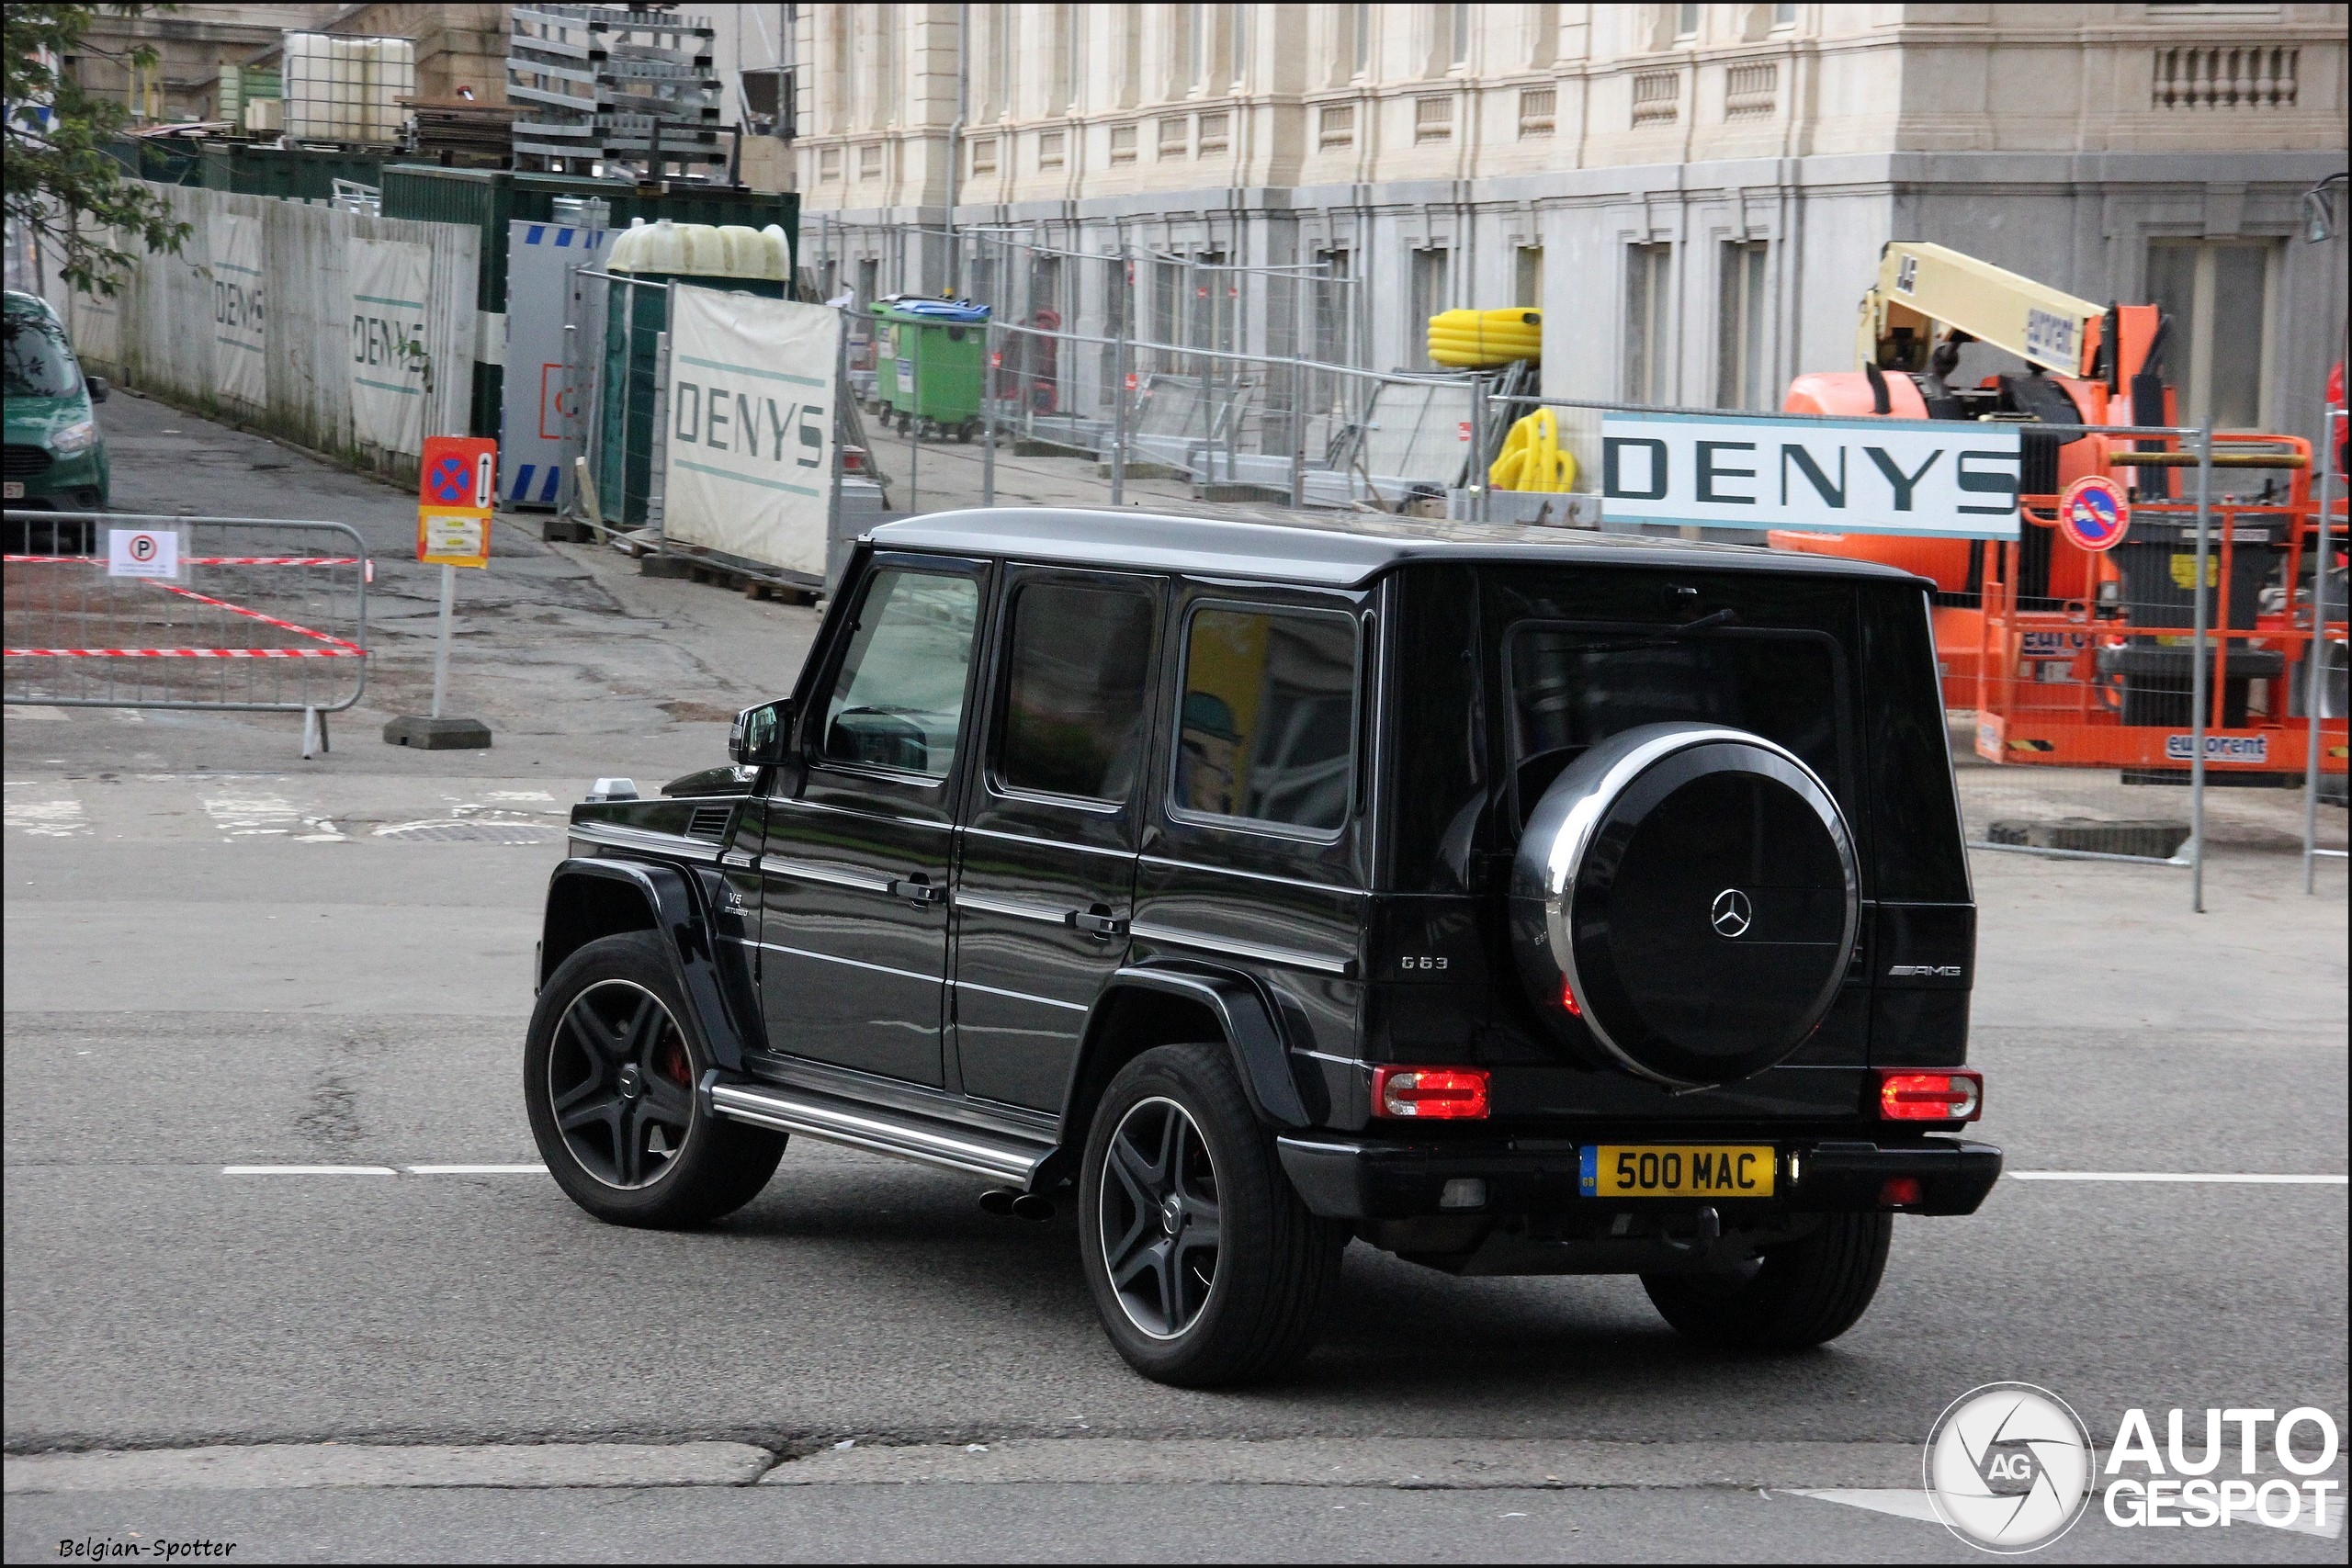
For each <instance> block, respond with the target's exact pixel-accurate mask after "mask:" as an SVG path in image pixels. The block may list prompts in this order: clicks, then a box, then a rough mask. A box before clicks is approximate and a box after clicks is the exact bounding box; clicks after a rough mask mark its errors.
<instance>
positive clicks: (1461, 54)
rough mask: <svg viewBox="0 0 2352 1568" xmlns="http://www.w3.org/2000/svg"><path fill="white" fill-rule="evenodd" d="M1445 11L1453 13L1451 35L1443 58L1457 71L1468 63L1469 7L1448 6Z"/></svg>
mask: <svg viewBox="0 0 2352 1568" xmlns="http://www.w3.org/2000/svg"><path fill="white" fill-rule="evenodd" d="M1446 9H1447V10H1449V11H1451V12H1453V17H1452V18H1451V21H1452V23H1453V34H1452V37H1451V40H1450V42H1449V44H1448V47H1447V50H1446V56H1445V58H1446V62H1447V63H1448V64H1449V65H1452V66H1453V67H1454V68H1456V69H1457V70H1458V69H1460V68H1461V67H1462V66H1464V65H1467V64H1469V63H1470V7H1469V6H1447V7H1446Z"/></svg>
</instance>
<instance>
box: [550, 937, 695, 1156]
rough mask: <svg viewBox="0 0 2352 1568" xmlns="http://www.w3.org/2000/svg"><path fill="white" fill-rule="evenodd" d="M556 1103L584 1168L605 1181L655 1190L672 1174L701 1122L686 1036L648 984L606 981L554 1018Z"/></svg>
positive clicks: (559, 1122)
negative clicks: (694, 1127) (693, 1128)
mask: <svg viewBox="0 0 2352 1568" xmlns="http://www.w3.org/2000/svg"><path fill="white" fill-rule="evenodd" d="M548 1103H549V1104H551V1105H552V1106H553V1107H554V1108H555V1116H556V1126H557V1128H558V1129H559V1130H560V1131H561V1133H562V1134H563V1143H564V1147H565V1148H566V1149H567V1150H569V1151H570V1152H571V1157H572V1158H573V1159H575V1160H577V1161H579V1162H580V1168H582V1170H585V1171H586V1172H587V1173H588V1174H589V1175H590V1176H593V1177H594V1178H595V1179H597V1180H599V1181H601V1182H603V1183H604V1184H605V1186H607V1187H617V1188H621V1189H623V1190H628V1189H632V1188H642V1187H650V1186H651V1185H652V1184H653V1183H654V1182H657V1181H659V1180H661V1179H662V1178H663V1177H664V1176H667V1175H668V1174H669V1173H670V1169H671V1167H672V1165H673V1162H674V1161H675V1160H676V1158H677V1156H678V1152H679V1151H680V1150H681V1149H683V1148H684V1146H685V1142H686V1130H687V1128H688V1127H690V1126H691V1125H692V1124H693V1122H694V1112H695V1080H694V1067H693V1065H692V1063H691V1062H690V1061H689V1059H688V1057H687V1055H686V1036H685V1032H684V1030H682V1029H680V1028H679V1027H678V1021H677V1020H676V1019H675V1018H673V1017H672V1016H671V1014H670V1010H669V1009H668V1008H667V1007H665V1006H663V1005H662V998H660V997H657V996H655V995H654V994H653V993H652V992H651V991H649V990H647V989H646V988H645V987H642V986H640V985H638V984H637V983H636V982H634V981H630V980H601V981H598V982H597V983H596V984H594V985H593V986H590V987H587V988H586V989H585V990H583V991H582V992H581V993H580V994H579V995H578V996H576V997H574V998H572V999H571V1006H570V1007H568V1008H566V1009H565V1010H564V1012H563V1017H562V1019H561V1020H560V1021H559V1022H558V1023H557V1024H556V1028H555V1042H554V1047H553V1049H551V1050H550V1051H549V1052H548Z"/></svg>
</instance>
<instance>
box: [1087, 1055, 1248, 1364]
mask: <svg viewBox="0 0 2352 1568" xmlns="http://www.w3.org/2000/svg"><path fill="white" fill-rule="evenodd" d="M1103 1170H1104V1173H1105V1175H1106V1177H1107V1178H1108V1179H1107V1180H1106V1181H1105V1182H1104V1183H1103V1194H1102V1201H1101V1204H1100V1213H1099V1214H1098V1216H1097V1218H1098V1223H1099V1228H1100V1230H1101V1232H1102V1240H1103V1269H1105V1271H1106V1272H1107V1273H1108V1274H1109V1275H1110V1278H1111V1288H1112V1290H1113V1291H1114V1292H1116V1293H1117V1296H1118V1302H1119V1308H1120V1310H1121V1311H1123V1312H1125V1314H1127V1321H1128V1322H1129V1323H1132V1324H1134V1325H1136V1328H1137V1329H1138V1330H1140V1331H1141V1332H1143V1333H1145V1334H1148V1335H1149V1336H1150V1337H1152V1338H1154V1339H1172V1338H1174V1337H1176V1336H1178V1335H1180V1334H1182V1333H1183V1332H1184V1330H1185V1329H1187V1328H1189V1327H1191V1326H1192V1325H1193V1320H1194V1319H1196V1318H1198V1317H1199V1316H1200V1315H1201V1309H1202V1308H1203V1307H1204V1306H1206V1305H1207V1304H1208V1300H1209V1296H1210V1293H1211V1292H1214V1291H1215V1290H1216V1258H1217V1242H1218V1216H1217V1201H1216V1200H1217V1188H1216V1162H1215V1161H1213V1160H1211V1159H1210V1158H1209V1146H1208V1143H1207V1141H1206V1140H1205V1139H1204V1138H1203V1137H1202V1136H1201V1130H1200V1128H1199V1127H1198V1126H1197V1125H1195V1124H1194V1122H1193V1119H1192V1117H1191V1116H1190V1115H1188V1114H1186V1112H1185V1111H1184V1108H1183V1107H1182V1106H1181V1105H1179V1104H1177V1103H1176V1102H1175V1101H1174V1100H1166V1099H1162V1098H1159V1097H1158V1096H1155V1097H1153V1098H1152V1099H1149V1100H1144V1101H1142V1102H1140V1103H1139V1104H1137V1105H1136V1106H1135V1107H1133V1108H1132V1109H1131V1110H1129V1111H1127V1113H1126V1115H1125V1117H1124V1118H1122V1119H1121V1121H1120V1122H1119V1125H1118V1129H1117V1130H1116V1131H1115V1132H1114V1133H1113V1134H1111V1147H1110V1157H1109V1158H1108V1159H1107V1160H1106V1161H1105V1162H1104V1166H1103Z"/></svg>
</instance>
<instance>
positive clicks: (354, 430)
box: [351, 239, 433, 453]
mask: <svg viewBox="0 0 2352 1568" xmlns="http://www.w3.org/2000/svg"><path fill="white" fill-rule="evenodd" d="M432 261H433V258H432V253H430V252H429V251H427V250H426V249H425V247H424V246H423V245H416V244H411V243H407V242H406V241H402V240H357V239H355V240H353V241H352V242H351V434H352V439H353V440H354V441H356V442H357V443H358V444H359V445H360V446H373V447H377V448H379V449H380V450H383V451H386V452H411V453H414V452H422V451H423V450H424V394H425V390H426V389H428V388H429V387H430V386H431V385H432V384H433V363H432V360H431V358H430V357H429V356H428V355H427V354H426V352H425V342H424V321H425V311H424V291H425V285H426V281H427V279H429V278H430V277H431V276H432Z"/></svg>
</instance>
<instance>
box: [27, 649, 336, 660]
mask: <svg viewBox="0 0 2352 1568" xmlns="http://www.w3.org/2000/svg"><path fill="white" fill-rule="evenodd" d="M0 654H5V655H6V657H8V658H10V659H365V658H367V657H368V653H367V650H366V649H358V648H349V647H345V648H10V649H0Z"/></svg>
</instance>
